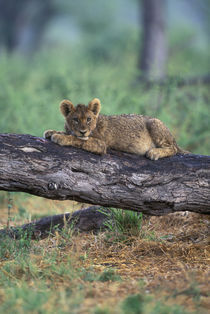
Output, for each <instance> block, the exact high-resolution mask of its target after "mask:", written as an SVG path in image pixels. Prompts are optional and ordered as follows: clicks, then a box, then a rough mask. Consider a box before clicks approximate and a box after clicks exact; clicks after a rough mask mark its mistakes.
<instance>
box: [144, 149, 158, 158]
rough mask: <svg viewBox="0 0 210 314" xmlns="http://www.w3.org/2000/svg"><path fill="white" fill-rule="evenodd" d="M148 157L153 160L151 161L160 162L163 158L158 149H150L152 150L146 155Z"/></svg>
mask: <svg viewBox="0 0 210 314" xmlns="http://www.w3.org/2000/svg"><path fill="white" fill-rule="evenodd" d="M146 157H147V158H149V159H151V160H158V159H159V158H161V156H160V152H159V151H158V150H157V149H156V148H152V149H150V150H149V151H148V152H147V153H146Z"/></svg>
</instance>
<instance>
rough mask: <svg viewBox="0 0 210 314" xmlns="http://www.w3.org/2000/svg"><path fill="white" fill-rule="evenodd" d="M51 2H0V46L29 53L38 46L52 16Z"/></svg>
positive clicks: (32, 0)
mask: <svg viewBox="0 0 210 314" xmlns="http://www.w3.org/2000/svg"><path fill="white" fill-rule="evenodd" d="M53 12H54V10H53V3H52V0H45V1H43V0H15V1H14V0H7V1H5V0H0V45H1V47H4V48H6V50H7V51H8V52H13V51H14V50H17V51H20V52H21V53H29V52H31V51H33V50H34V49H36V48H37V47H38V46H39V43H40V41H41V38H42V35H43V31H44V29H45V27H46V25H47V23H48V22H49V20H50V18H51V17H52V15H53Z"/></svg>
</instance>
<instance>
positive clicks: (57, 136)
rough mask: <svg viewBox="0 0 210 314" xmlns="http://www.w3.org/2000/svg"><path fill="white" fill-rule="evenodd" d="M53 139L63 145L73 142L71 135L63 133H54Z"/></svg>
mask: <svg viewBox="0 0 210 314" xmlns="http://www.w3.org/2000/svg"><path fill="white" fill-rule="evenodd" d="M51 141H52V142H54V143H56V144H59V145H61V146H65V145H71V144H72V141H71V137H70V136H66V135H62V134H53V135H52V137H51Z"/></svg>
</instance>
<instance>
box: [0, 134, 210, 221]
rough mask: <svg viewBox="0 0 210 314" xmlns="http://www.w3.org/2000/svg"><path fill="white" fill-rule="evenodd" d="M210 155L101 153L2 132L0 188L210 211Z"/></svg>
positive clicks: (154, 210) (152, 208)
mask: <svg viewBox="0 0 210 314" xmlns="http://www.w3.org/2000/svg"><path fill="white" fill-rule="evenodd" d="M209 187H210V156H200V155H193V154H189V155H176V156H173V157H170V158H164V159H160V160H157V161H151V160H149V159H146V158H145V157H140V156H137V155H134V154H127V153H122V152H113V151H112V152H110V153H109V154H107V155H104V156H99V155H96V154H92V153H89V152H85V151H83V150H80V149H77V148H74V147H61V146H58V145H57V144H54V143H52V142H50V141H48V140H45V139H43V138H38V137H34V136H31V135H20V134H0V190H5V191H19V192H26V193H30V194H34V195H37V196H41V197H45V198H50V199H57V200H67V199H69V200H76V201H79V202H83V203H89V204H96V205H101V206H105V207H116V208H122V209H130V210H134V211H139V212H142V213H144V214H148V215H163V214H168V213H173V212H176V211H192V212H197V213H201V214H210V188H209Z"/></svg>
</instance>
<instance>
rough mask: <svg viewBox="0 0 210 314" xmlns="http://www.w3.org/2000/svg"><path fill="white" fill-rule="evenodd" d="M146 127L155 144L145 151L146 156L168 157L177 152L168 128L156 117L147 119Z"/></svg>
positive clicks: (151, 157)
mask: <svg viewBox="0 0 210 314" xmlns="http://www.w3.org/2000/svg"><path fill="white" fill-rule="evenodd" d="M147 129H148V131H149V134H150V136H151V139H152V141H153V143H154V145H155V147H154V148H151V149H150V150H148V151H147V153H146V156H147V157H148V158H149V159H151V160H158V159H159V158H163V157H170V156H173V155H175V154H176V153H177V152H178V146H177V144H176V141H175V139H174V137H173V135H172V134H171V133H170V131H169V129H168V128H167V127H166V126H165V125H164V124H163V122H161V121H160V120H158V119H155V118H154V119H149V120H148V121H147Z"/></svg>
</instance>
